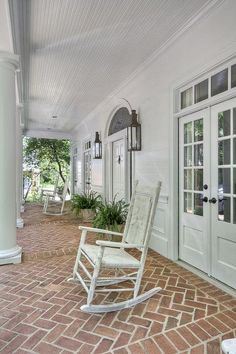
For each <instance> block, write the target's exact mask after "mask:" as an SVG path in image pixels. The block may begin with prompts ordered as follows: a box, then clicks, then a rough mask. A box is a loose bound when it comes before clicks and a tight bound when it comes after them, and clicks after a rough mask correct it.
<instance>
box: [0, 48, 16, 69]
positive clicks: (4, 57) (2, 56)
mask: <svg viewBox="0 0 236 354" xmlns="http://www.w3.org/2000/svg"><path fill="white" fill-rule="evenodd" d="M2 64H8V65H9V66H10V67H11V68H12V70H14V71H15V70H17V69H18V68H19V55H16V54H13V53H10V52H4V51H1V50H0V65H2Z"/></svg>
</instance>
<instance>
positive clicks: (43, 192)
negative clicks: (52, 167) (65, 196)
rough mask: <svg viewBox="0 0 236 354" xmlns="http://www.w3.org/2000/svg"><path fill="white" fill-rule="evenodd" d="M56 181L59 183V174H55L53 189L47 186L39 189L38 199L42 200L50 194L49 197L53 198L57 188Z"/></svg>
mask: <svg viewBox="0 0 236 354" xmlns="http://www.w3.org/2000/svg"><path fill="white" fill-rule="evenodd" d="M58 183H59V174H58V175H57V178H56V180H55V184H54V186H53V189H49V188H42V189H41V195H40V200H41V201H43V199H44V198H47V196H50V198H55V196H56V193H57V189H58Z"/></svg>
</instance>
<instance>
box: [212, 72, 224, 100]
mask: <svg viewBox="0 0 236 354" xmlns="http://www.w3.org/2000/svg"><path fill="white" fill-rule="evenodd" d="M226 90H228V69H225V70H222V71H221V72H219V73H217V74H215V75H213V76H212V77H211V95H212V96H215V95H218V94H219V93H221V92H224V91H226Z"/></svg>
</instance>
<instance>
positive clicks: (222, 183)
mask: <svg viewBox="0 0 236 354" xmlns="http://www.w3.org/2000/svg"><path fill="white" fill-rule="evenodd" d="M218 192H219V193H222V194H223V193H230V168H219V170H218Z"/></svg>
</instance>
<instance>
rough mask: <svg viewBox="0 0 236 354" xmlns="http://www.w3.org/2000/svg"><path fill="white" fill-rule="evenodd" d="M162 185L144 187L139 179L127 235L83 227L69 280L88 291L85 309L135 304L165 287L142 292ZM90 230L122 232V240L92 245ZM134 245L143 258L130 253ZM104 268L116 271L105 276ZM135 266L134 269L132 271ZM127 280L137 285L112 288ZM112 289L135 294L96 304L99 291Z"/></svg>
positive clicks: (127, 224) (128, 217)
mask: <svg viewBox="0 0 236 354" xmlns="http://www.w3.org/2000/svg"><path fill="white" fill-rule="evenodd" d="M160 188H161V182H158V184H157V186H156V187H154V188H151V187H149V186H146V187H144V186H141V185H140V184H139V183H138V182H137V183H136V185H135V189H134V192H133V195H132V198H131V202H130V207H129V212H128V216H127V221H126V225H125V229H124V233H123V234H122V233H118V232H112V231H108V230H102V229H95V228H91V227H85V226H80V227H79V228H80V230H82V235H81V241H80V245H79V248H78V253H77V257H76V261H75V266H74V270H73V277H72V278H70V279H68V280H69V281H70V280H71V281H79V282H80V283H81V284H82V286H83V287H84V289H85V290H86V292H87V294H88V296H87V304H86V305H83V306H82V307H81V310H83V311H85V312H95V313H96V312H110V311H117V310H121V309H123V308H127V307H131V306H134V305H136V304H138V303H139V302H142V301H144V300H146V299H148V298H149V297H151V296H152V295H154V294H155V293H156V292H158V291H160V290H161V288H159V287H157V288H153V289H151V290H149V291H147V292H144V293H143V294H140V295H138V292H139V288H140V284H141V279H142V275H143V270H144V265H145V260H146V256H147V250H148V244H149V240H150V236H151V232H152V226H153V219H154V215H155V212H156V206H157V202H158V198H159V194H160ZM88 232H93V233H95V235H97V234H108V235H111V236H117V235H120V236H121V237H122V240H121V242H113V241H105V240H97V241H96V245H93V244H88V243H85V241H86V236H87V233H88ZM132 248H137V249H138V250H139V251H141V255H140V257H139V258H136V257H134V256H132V255H131V254H130V253H128V252H126V250H130V249H132ZM84 259H86V261H87V262H88V263H89V264H90V265H91V266H92V268H93V271H92V274H90V272H89V270H88V267H87V266H86V264H85V263H84V262H83V261H82V260H84ZM104 269H105V270H108V271H111V270H114V275H112V276H109V277H108V276H107V275H106V276H105V277H101V276H99V275H100V273H101V271H103V270H104ZM125 269H126V272H125ZM131 269H132V272H131V273H130V271H131ZM81 271H82V272H81ZM124 281H131V282H132V283H133V287H125V288H120V287H115V288H109V286H110V285H114V284H117V283H121V282H124ZM107 286H108V287H107ZM110 291H116V292H121V291H122V292H123V291H132V292H133V297H132V298H131V299H129V300H126V301H122V302H117V303H113V304H99V305H92V301H93V298H94V293H95V292H103V293H104V292H110Z"/></svg>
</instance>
